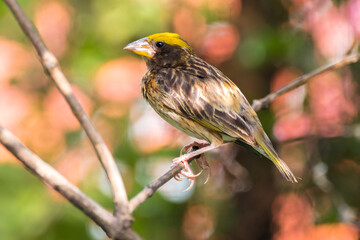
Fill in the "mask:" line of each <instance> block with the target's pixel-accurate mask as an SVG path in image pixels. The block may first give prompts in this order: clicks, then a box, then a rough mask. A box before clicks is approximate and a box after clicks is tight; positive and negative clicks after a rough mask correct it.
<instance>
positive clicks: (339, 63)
mask: <svg viewBox="0 0 360 240" xmlns="http://www.w3.org/2000/svg"><path fill="white" fill-rule="evenodd" d="M359 59H360V53H351V54H349V55H346V56H344V57H343V58H341V59H340V60H336V61H334V62H331V63H329V64H326V65H323V66H321V67H319V68H317V69H315V70H314V71H312V72H310V73H307V74H304V75H302V76H300V77H298V78H296V79H295V80H293V81H292V82H290V83H288V84H286V85H285V86H283V87H281V88H279V89H278V90H276V91H274V92H271V93H269V94H268V95H267V96H265V97H263V98H261V99H258V100H254V101H253V104H252V108H253V109H254V110H255V111H259V110H260V109H262V108H266V107H268V106H269V104H270V102H271V101H272V100H274V99H275V98H277V97H278V96H280V95H282V94H284V93H287V92H290V91H291V90H293V89H295V88H297V87H300V86H302V85H304V84H306V83H307V82H308V80H309V79H311V78H313V77H315V76H317V75H319V74H321V73H323V72H326V71H330V70H335V69H338V68H341V67H343V66H345V65H349V64H351V63H355V62H357V61H359Z"/></svg>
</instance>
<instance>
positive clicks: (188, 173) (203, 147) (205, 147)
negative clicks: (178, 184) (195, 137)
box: [171, 142, 218, 190]
mask: <svg viewBox="0 0 360 240" xmlns="http://www.w3.org/2000/svg"><path fill="white" fill-rule="evenodd" d="M190 147H192V149H194V148H198V149H197V150H195V151H194V150H193V151H190V152H188V153H186V154H184V155H181V156H180V157H178V158H175V159H174V160H173V164H172V165H171V167H174V166H175V165H176V164H179V163H183V164H184V168H185V171H181V172H180V174H182V175H184V176H185V177H187V178H188V179H190V181H191V184H190V186H189V188H187V189H186V190H189V189H190V188H191V187H192V186H193V185H194V179H195V178H196V177H198V176H199V175H200V174H201V172H202V171H201V172H200V173H198V174H196V175H194V174H193V172H192V170H191V168H190V166H189V163H188V161H189V160H190V159H191V158H193V157H197V156H199V157H198V158H200V159H198V158H197V159H196V162H197V163H198V165H199V166H200V167H201V168H202V169H204V168H209V164H208V163H207V161H206V160H205V159H204V158H202V157H203V156H202V154H203V153H204V152H207V151H210V150H212V149H215V148H216V147H218V146H214V145H210V144H208V143H197V142H194V143H192V144H189V145H186V146H185V147H184V148H183V149H182V150H181V153H182V152H183V151H184V150H188V149H189V148H190ZM208 178H209V177H208ZM208 178H207V179H208ZM175 179H176V180H179V176H175ZM206 181H207V180H206Z"/></svg>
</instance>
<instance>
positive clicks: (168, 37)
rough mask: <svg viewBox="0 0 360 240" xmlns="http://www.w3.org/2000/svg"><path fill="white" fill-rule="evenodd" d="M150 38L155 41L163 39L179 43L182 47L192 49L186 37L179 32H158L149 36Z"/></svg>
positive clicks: (162, 40)
mask: <svg viewBox="0 0 360 240" xmlns="http://www.w3.org/2000/svg"><path fill="white" fill-rule="evenodd" d="M148 39H150V40H153V41H155V42H158V41H161V42H165V43H167V44H169V45H177V46H180V47H184V48H187V49H191V47H190V45H189V44H188V43H187V42H186V41H185V40H184V39H182V38H181V37H180V35H179V34H177V33H170V32H165V33H156V34H153V35H150V36H148Z"/></svg>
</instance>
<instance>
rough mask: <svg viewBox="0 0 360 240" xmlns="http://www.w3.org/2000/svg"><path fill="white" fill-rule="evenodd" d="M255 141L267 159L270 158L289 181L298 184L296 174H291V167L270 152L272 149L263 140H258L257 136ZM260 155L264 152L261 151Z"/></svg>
mask: <svg viewBox="0 0 360 240" xmlns="http://www.w3.org/2000/svg"><path fill="white" fill-rule="evenodd" d="M255 139H256V142H257V143H258V144H259V145H260V147H261V150H263V151H264V152H265V154H266V155H265V154H263V155H265V156H266V157H267V158H269V159H270V160H271V161H272V162H273V163H274V164H275V166H276V167H277V168H278V169H279V171H280V173H281V174H282V175H283V176H284V177H285V178H286V179H287V180H288V181H291V182H297V179H296V177H295V176H294V174H293V173H292V172H291V170H290V169H289V167H288V166H287V165H286V163H285V162H284V161H283V160H281V159H280V158H279V156H276V155H275V154H274V153H273V151H271V150H270V148H269V147H268V146H267V144H266V143H265V142H264V141H262V139H261V138H260V139H259V138H258V137H257V136H256V135H255ZM259 152H260V153H262V151H259Z"/></svg>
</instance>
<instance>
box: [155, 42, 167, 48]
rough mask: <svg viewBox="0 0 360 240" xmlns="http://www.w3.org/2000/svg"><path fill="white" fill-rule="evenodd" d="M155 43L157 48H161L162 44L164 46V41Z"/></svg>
mask: <svg viewBox="0 0 360 240" xmlns="http://www.w3.org/2000/svg"><path fill="white" fill-rule="evenodd" d="M155 45H156V47H158V48H162V47H163V46H165V43H164V42H156V43H155Z"/></svg>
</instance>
